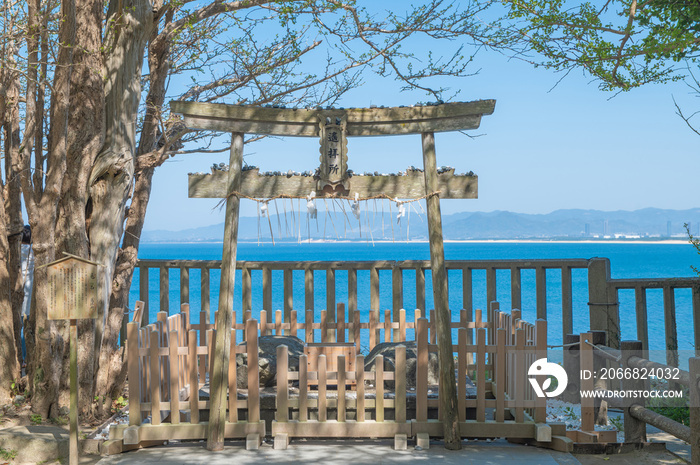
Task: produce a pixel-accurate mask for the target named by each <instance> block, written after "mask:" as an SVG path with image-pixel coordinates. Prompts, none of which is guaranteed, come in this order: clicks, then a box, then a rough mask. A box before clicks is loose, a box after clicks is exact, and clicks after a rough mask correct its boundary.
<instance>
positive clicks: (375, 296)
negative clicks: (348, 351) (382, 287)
mask: <svg viewBox="0 0 700 465" xmlns="http://www.w3.org/2000/svg"><path fill="white" fill-rule="evenodd" d="M369 284H370V305H369V308H370V313H371V314H374V321H375V322H377V321H379V270H378V269H377V268H376V267H372V268H371V269H370V270H369ZM371 321H372V315H370V322H371ZM373 331H376V333H375V334H374V335H372V334H371V333H372V332H373ZM369 339H370V341H373V340H374V341H378V340H379V329H377V328H372V327H370V335H369ZM373 347H374V346H373V345H372V343H371V342H370V350H372V348H373Z"/></svg>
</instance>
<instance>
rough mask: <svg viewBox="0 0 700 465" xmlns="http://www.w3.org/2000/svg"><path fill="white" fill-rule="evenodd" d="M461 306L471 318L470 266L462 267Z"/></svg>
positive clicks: (472, 303) (472, 302)
mask: <svg viewBox="0 0 700 465" xmlns="http://www.w3.org/2000/svg"><path fill="white" fill-rule="evenodd" d="M462 308H463V309H465V310H466V311H467V315H468V316H469V317H470V318H471V314H472V309H473V308H474V300H473V296H472V269H471V268H462Z"/></svg>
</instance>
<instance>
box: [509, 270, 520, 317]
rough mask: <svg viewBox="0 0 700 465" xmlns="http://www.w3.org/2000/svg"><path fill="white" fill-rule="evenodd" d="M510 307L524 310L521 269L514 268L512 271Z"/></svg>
mask: <svg viewBox="0 0 700 465" xmlns="http://www.w3.org/2000/svg"><path fill="white" fill-rule="evenodd" d="M510 306H511V308H522V306H523V304H522V289H521V281H520V268H518V267H517V266H513V267H511V269H510Z"/></svg>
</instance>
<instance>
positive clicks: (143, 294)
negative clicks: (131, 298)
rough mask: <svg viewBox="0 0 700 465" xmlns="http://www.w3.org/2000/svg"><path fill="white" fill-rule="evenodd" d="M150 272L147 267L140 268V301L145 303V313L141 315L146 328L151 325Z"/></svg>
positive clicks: (142, 323)
mask: <svg viewBox="0 0 700 465" xmlns="http://www.w3.org/2000/svg"><path fill="white" fill-rule="evenodd" d="M148 271H149V268H148V267H147V266H140V267H139V300H140V301H141V302H143V313H142V315H141V326H146V325H148V324H149V323H150V318H149V316H148V312H149V310H150V305H149V302H150V299H149V295H148V292H149V291H148Z"/></svg>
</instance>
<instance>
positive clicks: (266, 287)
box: [123, 258, 700, 365]
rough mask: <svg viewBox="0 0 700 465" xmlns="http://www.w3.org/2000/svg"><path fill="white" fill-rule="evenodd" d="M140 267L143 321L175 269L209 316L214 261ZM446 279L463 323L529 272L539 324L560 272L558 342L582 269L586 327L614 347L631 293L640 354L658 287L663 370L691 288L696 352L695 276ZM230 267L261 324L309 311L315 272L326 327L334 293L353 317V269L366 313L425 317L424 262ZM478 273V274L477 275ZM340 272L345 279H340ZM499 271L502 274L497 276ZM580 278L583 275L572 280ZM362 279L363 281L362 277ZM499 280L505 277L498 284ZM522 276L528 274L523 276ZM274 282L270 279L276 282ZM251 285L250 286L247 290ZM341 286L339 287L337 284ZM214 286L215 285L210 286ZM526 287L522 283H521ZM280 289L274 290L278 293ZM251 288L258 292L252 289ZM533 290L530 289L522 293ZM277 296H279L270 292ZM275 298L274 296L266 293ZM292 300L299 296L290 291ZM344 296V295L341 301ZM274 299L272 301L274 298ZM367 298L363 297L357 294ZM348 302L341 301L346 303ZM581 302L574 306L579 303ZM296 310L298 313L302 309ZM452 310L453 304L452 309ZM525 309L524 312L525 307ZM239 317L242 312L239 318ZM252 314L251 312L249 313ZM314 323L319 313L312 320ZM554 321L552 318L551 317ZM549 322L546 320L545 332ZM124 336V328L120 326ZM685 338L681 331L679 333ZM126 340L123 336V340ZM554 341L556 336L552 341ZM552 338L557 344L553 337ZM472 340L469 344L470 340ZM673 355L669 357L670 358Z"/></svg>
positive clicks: (567, 271)
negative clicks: (277, 315)
mask: <svg viewBox="0 0 700 465" xmlns="http://www.w3.org/2000/svg"><path fill="white" fill-rule="evenodd" d="M138 266H139V276H140V277H139V299H140V300H142V301H143V302H145V306H146V308H145V311H144V313H143V315H144V324H148V323H149V320H148V318H149V311H148V309H149V307H150V304H151V302H150V301H149V291H150V290H151V289H149V277H150V274H151V270H154V269H156V270H158V275H159V278H158V281H159V292H158V301H159V303H158V307H159V309H160V310H161V311H165V312H166V313H168V312H169V311H170V294H171V292H170V291H171V289H170V273H171V271H172V270H178V271H177V272H178V273H179V282H180V283H179V296H180V299H179V300H180V303H189V302H190V285H191V283H190V280H191V279H190V271H191V270H198V271H199V275H200V282H199V288H200V291H199V295H200V308H199V310H201V311H203V312H206V313H207V314H208V313H209V312H210V308H211V304H210V298H211V297H210V296H211V289H212V285H211V284H210V274H211V270H217V269H220V267H221V262H220V261H217V260H208V261H207V260H140V261H139V263H138ZM446 267H447V269H448V276H449V277H450V279H455V278H457V279H459V278H461V280H462V286H461V294H462V296H461V297H462V299H461V307H459V308H462V309H464V310H466V318H467V321H473V319H474V309H475V308H479V307H481V308H488V306H487V305H484V306H483V307H482V305H483V304H479V305H475V304H474V302H475V301H481V302H484V301H485V302H487V303H488V302H492V301H496V300H498V296H499V295H502V291H499V289H509V291H510V308H516V309H522V308H523V295H524V293H523V286H522V276H523V271H524V270H534V274H535V276H534V294H535V304H534V306H535V314H536V317H537V318H538V319H548V320H551V319H552V317H553V316H557V317H558V315H555V314H554V313H553V312H555V311H556V312H558V311H559V310H558V308H551V307H550V308H548V306H547V288H548V286H549V288H550V290H551V286H552V284H551V279H548V274H549V278H551V277H552V272H551V271H550V273H548V272H547V270H559V272H560V273H561V284H560V285H561V332H558V331H557V332H556V334H561V335H562V337H563V336H566V335H568V334H573V333H574V331H573V327H574V324H573V321H574V318H573V301H574V297H575V296H574V286H573V284H572V283H573V281H572V271H573V270H586V271H585V274H586V278H585V279H586V284H585V285H586V287H587V291H588V295H587V296H581V295H578V297H577V301H579V302H581V300H582V299H583V300H584V301H587V307H588V310H587V312H588V313H589V318H588V319H589V325H587V326H589V328H590V329H591V330H602V331H605V332H606V340H607V343H608V345H609V346H611V347H615V348H619V341H620V322H619V303H618V302H619V299H618V291H620V290H624V289H634V290H635V293H636V305H635V308H636V311H635V319H636V328H637V336H636V338H637V339H639V340H640V341H642V343H643V345H644V347H645V349H646V348H647V347H648V341H649V335H648V327H649V323H648V322H649V315H648V314H647V306H646V290H647V289H656V288H658V289H663V292H664V328H665V336H666V341H667V344H666V345H665V347H664V348H666V347H668V348H669V349H670V351H669V355H668V360H667V362H668V363H669V364H670V365H677V364H678V362H677V354H676V349H677V348H678V326H677V322H676V311H677V308H676V303H675V298H674V290H675V289H681V288H689V289H691V290H692V314H693V319H692V324H690V325H687V326H685V327H684V328H685V329H684V330H685V331H692V335H691V336H690V339H691V340H692V341H693V342H694V347H695V351H696V354H700V279H698V278H668V279H612V278H611V276H610V263H609V260H608V259H605V258H593V259H590V260H585V259H566V260H556V259H553V260H473V261H455V260H452V261H450V260H448V261H446ZM237 269H239V270H240V271H241V275H240V276H241V279H240V281H241V290H242V291H241V297H240V299H241V300H240V302H238V303H237V304H236V305H234V308H240V309H241V310H242V311H246V310H251V309H252V307H253V298H254V295H253V293H254V292H260V295H257V296H255V297H256V299H259V301H261V308H263V309H265V310H267V318H268V322H272V317H273V316H274V313H273V312H272V311H271V310H273V301H274V302H280V300H281V302H282V304H281V305H280V306H279V307H278V308H280V309H282V312H283V313H282V316H283V322H285V323H289V322H290V318H291V310H292V309H293V308H295V309H297V310H300V311H301V310H313V309H317V308H318V304H317V302H316V300H317V298H318V296H317V295H316V294H317V293H316V292H315V291H316V288H317V286H318V283H317V281H318V278H319V273H320V274H324V275H325V280H324V281H325V289H323V292H322V294H325V302H326V304H325V308H326V309H327V310H329V313H328V318H329V322H331V323H332V322H334V321H335V317H336V315H335V312H333V311H332V309H335V308H336V304H337V301H338V300H340V298H339V297H337V295H339V294H342V295H343V297H342V300H344V301H345V302H346V308H347V310H348V312H350V313H352V312H353V311H354V310H356V309H357V308H358V272H362V273H363V274H369V283H368V284H369V285H368V286H367V285H366V284H367V283H366V282H362V283H361V284H363V285H362V286H360V287H361V288H368V293H369V305H368V307H369V310H371V311H372V313H374V315H375V318H377V319H378V318H379V312H380V309H381V308H384V309H385V310H386V309H387V308H388V309H389V310H390V311H391V320H392V322H394V323H397V322H398V321H399V320H398V319H399V313H398V311H399V309H401V308H411V309H413V308H415V309H419V310H421V311H422V312H423V315H425V316H429V313H427V312H426V310H427V309H426V280H425V273H426V271H429V270H430V262H429V261H424V260H407V261H347V262H338V261H328V262H322V261H298V262H274V261H270V262H260V261H255V262H253V261H240V262H238V263H237ZM500 270H507V271H509V272H508V273H499V271H500ZM339 271H343V273H342V275H343V276H342V279H338V278H337V276H336V273H337V272H339ZM273 272H274V273H281V274H282V283H281V286H280V285H279V283H278V282H273ZM389 272H390V273H391V284H390V285H391V303H390V304H389V305H387V304H383V305H382V306H380V281H381V282H382V286H384V285H386V284H385V283H386V281H387V279H386V278H387V277H386V276H383V278H382V279H381V280H380V273H381V274H382V275H384V274H385V273H389ZM476 272H478V273H479V279H483V278H482V276H483V274H485V293H486V295H485V299H484V296H483V295H476V294H474V292H473V280H474V279H476V278H474V276H475V273H476ZM297 273H303V288H304V292H303V294H304V302H303V305H301V303H300V302H295V301H294V300H293V296H294V294H295V286H299V285H300V284H299V283H300V281H301V280H300V277H299V276H296V278H297V279H296V281H295V275H296V274H297ZM482 273H483V274H482ZM346 274H347V278H345V275H346ZM504 274H505V275H506V276H504ZM579 276H583V275H579ZM362 278H364V276H362ZM504 278H505V279H504ZM528 279H529V277H528ZM275 280H277V278H276V277H275ZM405 281H406V282H415V287H416V289H415V296H416V300H415V303H414V302H404V282H405ZM254 283H255V285H253V284H254ZM339 283H340V284H339ZM338 285H347V293H345V292H344V291H343V292H339V289H337V286H338ZM216 286H218V283H214V284H213V287H214V288H216ZM528 287H529V286H528ZM277 288H279V290H277ZM256 289H257V290H256ZM528 291H533V289H531V288H530V289H528ZM277 293H280V294H281V295H277ZM273 294H274V295H273ZM383 294H384V292H383ZM297 295H298V293H297ZM345 295H347V297H345ZM273 297H274V300H273ZM363 297H364V298H365V300H366V296H363ZM345 299H347V300H345ZM579 305H580V304H579ZM302 307H303V308H302ZM453 307H454V305H453ZM528 311H531V310H528ZM241 315H243V313H241ZM256 316H257V314H256ZM315 316H316V318H318V315H315ZM556 319H558V318H556ZM551 327H552V324H551V322H550V328H551ZM124 331H125V328H124ZM686 335H687V333H686ZM123 336H124V337H123V338H125V336H126V334H125V332H124V335H123ZM557 339H558V338H557ZM555 340H556V339H555ZM469 342H471V341H469ZM674 357H675V358H674Z"/></svg>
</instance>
